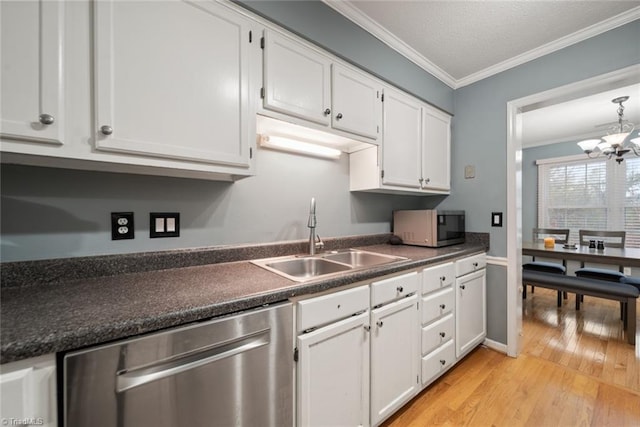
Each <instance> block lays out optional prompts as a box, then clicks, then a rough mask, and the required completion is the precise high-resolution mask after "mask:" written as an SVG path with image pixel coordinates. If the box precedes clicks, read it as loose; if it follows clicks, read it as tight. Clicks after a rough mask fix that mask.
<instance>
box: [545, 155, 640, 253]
mask: <svg viewBox="0 0 640 427" xmlns="http://www.w3.org/2000/svg"><path fill="white" fill-rule="evenodd" d="M633 159H636V158H634V157H631V158H627V159H626V160H625V161H623V162H622V163H620V164H618V163H617V162H616V161H615V160H613V159H607V158H606V157H599V158H593V159H590V158H585V156H584V155H575V156H564V157H555V158H550V159H540V160H537V161H536V165H537V166H538V195H537V205H538V206H537V207H538V219H537V223H538V227H541V228H549V227H552V226H553V227H555V228H571V227H570V226H568V225H558V224H553V225H552V224H550V223H549V222H548V215H547V214H546V210H547V206H545V202H546V200H545V196H544V193H545V190H544V189H545V188H546V187H547V183H546V182H545V180H546V179H547V174H546V173H544V172H543V170H542V169H541V166H543V167H544V166H549V165H554V164H557V165H563V166H564V165H570V164H572V163H573V164H588V163H604V164H605V165H606V182H607V190H606V192H607V224H606V229H608V230H624V229H625V210H624V207H625V205H624V203H625V194H626V188H624V185H620V184H621V183H624V182H625V180H626V170H627V168H626V165H627V163H628V162H629V160H631V161H634V162H635V161H640V160H638V159H636V160H633ZM639 222H640V221H639ZM626 231H627V242H626V246H627V247H640V239H638V237H637V235H638V234H639V233H640V230H637V231H636V232H635V233H634V232H631V233H630V230H628V229H627V230H626ZM630 234H632V235H633V236H636V237H635V238H631V239H629V236H630ZM578 239H579V237H578V230H577V229H572V230H571V234H570V242H571V243H578Z"/></svg>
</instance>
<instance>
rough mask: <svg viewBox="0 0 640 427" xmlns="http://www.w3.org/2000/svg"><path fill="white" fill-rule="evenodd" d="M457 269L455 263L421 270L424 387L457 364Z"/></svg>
mask: <svg viewBox="0 0 640 427" xmlns="http://www.w3.org/2000/svg"><path fill="white" fill-rule="evenodd" d="M454 281H455V268H454V264H453V263H452V262H448V263H445V264H440V265H436V266H433V267H429V268H425V269H424V270H423V271H422V322H421V326H422V334H421V340H422V349H421V350H422V351H421V359H422V366H421V368H422V370H421V377H422V385H423V386H427V385H428V384H430V383H431V382H433V381H434V380H435V379H436V378H438V377H439V376H440V375H441V374H443V373H444V372H445V371H446V370H447V369H449V367H451V365H452V364H453V363H454V362H455V355H456V354H455V346H454V342H455V311H456V307H455V295H454V292H453V283H454Z"/></svg>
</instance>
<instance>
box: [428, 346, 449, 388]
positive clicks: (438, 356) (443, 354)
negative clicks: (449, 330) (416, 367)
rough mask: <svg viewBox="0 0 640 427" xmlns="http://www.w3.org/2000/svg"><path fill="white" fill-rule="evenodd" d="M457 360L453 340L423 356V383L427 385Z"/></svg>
mask: <svg viewBox="0 0 640 427" xmlns="http://www.w3.org/2000/svg"><path fill="white" fill-rule="evenodd" d="M455 360H456V350H455V347H454V345H453V340H451V341H449V342H448V343H446V344H445V345H443V346H442V347H440V348H439V349H437V350H436V351H433V352H431V353H429V354H428V355H426V356H425V357H423V358H422V385H423V386H425V385H427V384H429V383H430V382H432V381H433V380H435V379H436V378H437V377H439V376H440V375H441V374H443V373H444V372H445V371H446V370H447V369H449V368H450V367H451V365H453V362H455Z"/></svg>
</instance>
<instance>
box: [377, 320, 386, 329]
mask: <svg viewBox="0 0 640 427" xmlns="http://www.w3.org/2000/svg"><path fill="white" fill-rule="evenodd" d="M376 325H378V327H379V328H382V325H384V323H383V322H382V320H378V321H377V322H376Z"/></svg>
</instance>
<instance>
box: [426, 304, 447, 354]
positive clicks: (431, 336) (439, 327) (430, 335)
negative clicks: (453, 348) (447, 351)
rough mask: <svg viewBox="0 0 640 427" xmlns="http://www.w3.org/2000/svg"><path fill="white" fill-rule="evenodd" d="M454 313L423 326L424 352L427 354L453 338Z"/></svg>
mask: <svg viewBox="0 0 640 427" xmlns="http://www.w3.org/2000/svg"><path fill="white" fill-rule="evenodd" d="M454 331H455V323H454V322H453V314H449V315H447V316H446V317H444V318H442V319H440V320H438V321H437V322H435V323H432V324H431V325H429V326H426V327H424V328H422V354H427V353H430V352H432V351H433V350H435V349H436V348H438V347H439V346H441V345H442V344H443V343H445V342H447V341H449V340H451V339H452V338H453V333H454Z"/></svg>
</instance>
